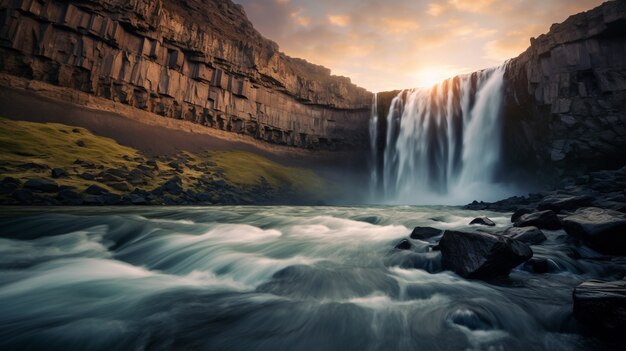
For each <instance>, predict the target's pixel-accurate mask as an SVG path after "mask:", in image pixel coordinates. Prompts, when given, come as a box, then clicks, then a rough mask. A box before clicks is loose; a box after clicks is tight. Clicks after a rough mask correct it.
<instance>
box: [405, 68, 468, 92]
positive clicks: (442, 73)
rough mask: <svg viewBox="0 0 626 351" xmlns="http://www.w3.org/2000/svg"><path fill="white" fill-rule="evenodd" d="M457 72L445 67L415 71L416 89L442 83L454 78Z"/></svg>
mask: <svg viewBox="0 0 626 351" xmlns="http://www.w3.org/2000/svg"><path fill="white" fill-rule="evenodd" d="M457 74H458V71H454V70H451V69H448V68H445V67H431V68H427V69H421V70H419V71H417V72H416V73H415V74H414V75H413V76H414V77H415V81H416V87H417V88H428V87H432V86H433V85H435V84H438V83H441V82H443V81H444V80H445V79H448V78H451V77H454V76H455V75H457Z"/></svg>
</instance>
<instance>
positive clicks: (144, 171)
mask: <svg viewBox="0 0 626 351" xmlns="http://www.w3.org/2000/svg"><path fill="white" fill-rule="evenodd" d="M0 150H1V152H0V180H2V179H5V178H6V177H10V178H6V179H5V180H2V182H3V183H7V182H13V183H19V184H20V186H18V187H14V186H4V187H3V188H2V189H0V190H2V191H0V198H2V199H4V201H3V202H4V203H12V199H13V201H15V198H16V196H17V195H16V194H14V193H15V192H16V191H18V190H20V189H22V186H23V185H24V183H25V182H27V181H28V180H29V179H35V178H36V179H44V180H50V181H52V182H54V183H56V184H57V185H58V186H59V187H60V189H61V190H63V189H65V190H70V191H74V192H76V193H78V194H80V196H81V197H82V198H85V197H86V196H87V195H85V194H82V192H84V191H85V190H86V189H87V188H88V187H90V186H92V185H94V184H95V185H97V186H99V187H101V188H103V189H105V190H106V191H107V192H109V193H111V194H117V195H120V196H124V195H127V194H130V193H135V194H139V195H141V196H143V197H145V198H148V197H150V196H152V197H153V198H154V201H147V202H148V203H168V201H169V202H172V203H177V200H180V201H179V202H181V203H259V202H271V203H293V202H298V203H312V202H317V201H320V200H322V199H323V198H324V197H325V195H326V194H327V189H328V184H326V182H325V181H324V180H323V179H322V178H320V177H319V176H317V175H316V174H315V173H314V172H313V171H311V170H307V169H302V168H295V167H287V166H284V165H281V164H279V163H276V162H273V161H271V160H268V159H267V158H264V157H261V156H259V155H256V154H253V153H250V152H243V151H211V150H207V151H206V152H203V153H188V152H184V153H180V154H179V155H176V156H169V157H156V158H150V157H147V156H145V155H143V154H141V153H140V152H139V151H137V150H135V149H133V148H130V147H126V146H122V145H119V144H118V143H117V142H116V141H115V140H113V139H109V138H105V137H100V136H97V135H94V134H92V133H90V132H89V131H88V130H86V129H84V128H77V127H72V126H67V125H63V124H56V123H32V122H24V121H13V120H8V119H4V118H0ZM59 174H60V176H59ZM53 175H54V179H52V178H53ZM12 179H15V180H16V181H14V180H12ZM172 180H173V181H174V182H175V183H177V184H180V187H181V190H182V192H183V194H182V195H181V194H178V192H177V191H173V192H171V193H167V191H166V192H165V194H163V191H162V189H163V186H164V185H165V184H166V183H167V182H168V181H172ZM28 190H29V191H30V190H33V189H28ZM187 193H189V194H187ZM33 195H34V197H35V199H37V198H38V197H42V198H45V197H54V196H53V195H54V194H52V195H50V194H48V195H46V194H40V193H37V191H34V194H33ZM56 198H57V199H58V196H56ZM159 198H162V199H164V200H163V201H160V200H162V199H159ZM60 201H61V202H63V201H62V200H60ZM34 202H37V200H35V201H34ZM44 202H45V201H44ZM52 202H53V203H54V201H52Z"/></svg>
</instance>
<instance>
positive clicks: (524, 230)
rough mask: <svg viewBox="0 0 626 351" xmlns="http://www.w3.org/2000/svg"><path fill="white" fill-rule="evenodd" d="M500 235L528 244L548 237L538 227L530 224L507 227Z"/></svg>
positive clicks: (536, 243) (533, 243) (535, 243)
mask: <svg viewBox="0 0 626 351" xmlns="http://www.w3.org/2000/svg"><path fill="white" fill-rule="evenodd" d="M502 235H504V236H506V237H509V238H511V239H515V240H519V241H521V242H523V243H525V244H528V245H538V244H541V243H542V242H544V241H546V240H547V239H548V238H546V235H545V234H543V232H542V231H541V230H540V229H539V228H537V227H532V226H531V227H512V228H508V229H507V230H505V231H504V232H503V233H502Z"/></svg>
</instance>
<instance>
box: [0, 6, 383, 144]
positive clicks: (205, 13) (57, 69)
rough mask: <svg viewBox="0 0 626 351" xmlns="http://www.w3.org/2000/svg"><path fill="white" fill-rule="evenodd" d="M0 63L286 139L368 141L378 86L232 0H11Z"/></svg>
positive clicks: (2, 16) (1, 67)
mask: <svg viewBox="0 0 626 351" xmlns="http://www.w3.org/2000/svg"><path fill="white" fill-rule="evenodd" d="M0 71H2V72H3V73H8V74H10V75H14V76H19V77H24V78H27V79H33V80H38V81H44V82H47V83H51V84H54V85H58V86H61V87H66V88H71V89H77V90H80V91H83V92H87V93H89V94H93V95H95V96H98V97H102V98H106V99H110V100H114V101H118V102H122V103H124V104H128V105H131V106H134V107H136V108H139V109H143V110H147V111H150V112H153V113H156V114H158V115H161V116H165V117H171V118H177V119H184V120H189V121H192V122H195V123H198V124H201V125H205V126H209V127H212V128H218V129H222V130H227V131H232V132H235V133H241V134H247V135H250V136H252V137H255V138H258V139H262V140H266V141H268V142H273V143H278V144H286V145H295V146H300V147H312V148H315V147H320V148H336V147H340V146H342V145H350V146H355V145H359V146H360V145H363V144H365V143H367V132H366V131H367V120H368V117H369V109H370V104H371V94H370V93H369V92H367V91H366V90H364V89H361V88H358V87H356V86H355V85H353V84H352V83H351V82H350V80H349V79H348V78H345V77H337V76H331V75H330V71H329V70H328V69H326V68H324V67H321V66H316V65H313V64H310V63H308V62H306V61H304V60H300V59H294V58H291V57H288V56H286V55H284V54H283V53H281V52H279V51H278V46H277V45H276V44H275V43H273V42H271V41H269V40H267V39H265V38H263V37H262V36H261V35H260V34H259V33H258V32H257V31H256V30H255V29H254V28H253V26H252V24H251V23H250V22H249V21H248V20H247V18H246V15H245V13H244V11H243V9H242V8H241V6H238V5H235V4H233V3H232V2H231V1H230V0H187V1H182V0H102V1H95V0H74V1H55V0H0Z"/></svg>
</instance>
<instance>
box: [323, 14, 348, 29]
mask: <svg viewBox="0 0 626 351" xmlns="http://www.w3.org/2000/svg"><path fill="white" fill-rule="evenodd" d="M328 22H330V23H331V24H333V25H335V26H339V27H346V26H348V25H349V24H350V22H351V19H350V16H348V15H329V16H328Z"/></svg>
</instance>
